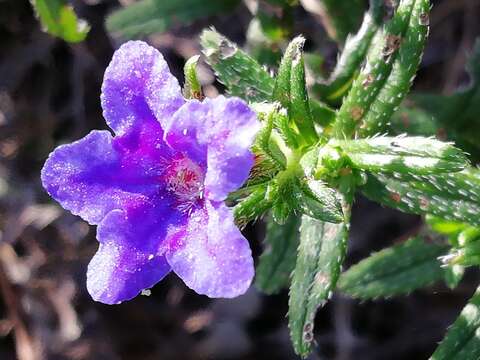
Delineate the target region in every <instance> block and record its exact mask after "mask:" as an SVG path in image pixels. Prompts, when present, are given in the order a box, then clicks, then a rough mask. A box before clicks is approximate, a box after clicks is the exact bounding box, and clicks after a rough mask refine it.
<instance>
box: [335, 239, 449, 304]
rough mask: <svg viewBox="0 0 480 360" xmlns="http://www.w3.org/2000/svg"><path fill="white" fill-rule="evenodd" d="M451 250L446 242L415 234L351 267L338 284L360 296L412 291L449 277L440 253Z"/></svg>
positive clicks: (372, 297) (367, 296) (357, 296)
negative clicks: (424, 239) (437, 241)
mask: <svg viewBox="0 0 480 360" xmlns="http://www.w3.org/2000/svg"><path fill="white" fill-rule="evenodd" d="M447 251H448V246H446V245H438V244H433V243H430V244H429V243H426V242H425V241H423V240H422V239H421V238H419V237H415V238H412V239H410V240H408V241H406V242H404V243H401V244H398V245H395V246H392V247H390V248H388V249H385V250H382V251H379V252H377V253H374V254H372V255H371V256H370V257H368V258H367V259H365V260H362V261H360V262H359V263H358V264H356V265H353V266H352V267H350V269H348V270H347V271H346V272H344V273H343V274H342V275H341V277H340V280H339V281H338V288H339V290H340V291H342V292H344V293H345V294H347V295H349V296H352V297H354V298H359V299H374V298H380V297H391V296H395V295H400V294H408V293H410V292H411V291H413V290H415V289H418V288H420V287H424V286H427V285H430V284H432V283H434V282H436V281H438V280H441V279H443V278H444V277H445V270H444V269H442V267H441V266H442V263H441V261H440V260H438V257H439V256H441V255H444V254H446V253H447Z"/></svg>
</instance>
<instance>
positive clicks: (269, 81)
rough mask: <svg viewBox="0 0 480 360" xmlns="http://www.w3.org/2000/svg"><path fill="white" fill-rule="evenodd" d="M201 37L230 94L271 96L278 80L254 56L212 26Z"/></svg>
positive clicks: (259, 99) (252, 99)
mask: <svg viewBox="0 0 480 360" xmlns="http://www.w3.org/2000/svg"><path fill="white" fill-rule="evenodd" d="M202 3H203V2H202ZM200 41H201V44H202V48H203V53H204V54H205V56H206V57H207V61H208V63H209V64H210V66H212V68H213V69H214V70H215V75H216V76H217V77H218V79H219V80H220V81H221V82H222V83H223V84H224V85H225V86H226V87H227V90H228V92H229V93H230V94H231V95H234V96H238V97H241V98H243V99H245V100H247V101H250V102H262V101H269V100H270V99H271V97H272V93H273V88H274V84H275V82H274V80H273V78H272V77H271V76H270V75H269V74H268V72H267V71H266V70H265V69H264V68H263V67H262V66H261V65H260V64H259V63H258V62H257V61H256V60H255V59H253V58H252V57H250V56H249V55H247V54H246V53H245V52H244V51H242V50H241V49H239V48H238V46H237V45H236V44H234V43H232V42H231V41H230V40H228V39H227V38H225V37H224V36H222V35H220V34H219V33H218V32H216V31H215V30H213V29H211V30H205V31H204V32H203V33H202V35H201V38H200Z"/></svg>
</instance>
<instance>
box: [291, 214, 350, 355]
mask: <svg viewBox="0 0 480 360" xmlns="http://www.w3.org/2000/svg"><path fill="white" fill-rule="evenodd" d="M347 237H348V226H347V225H346V224H345V223H340V224H330V223H325V222H321V221H318V220H315V219H312V218H310V217H308V216H305V215H304V216H303V217H302V224H301V227H300V245H299V247H298V256H297V263H296V265H295V270H294V272H293V277H292V284H291V287H290V300H289V311H288V317H289V327H290V336H291V338H292V341H293V346H294V349H295V352H296V353H297V354H299V355H301V356H302V357H306V356H307V355H308V354H309V353H310V351H311V343H312V341H313V322H314V319H315V313H316V312H317V309H318V308H319V307H321V306H323V305H324V304H325V302H326V301H327V299H328V298H329V297H330V296H331V294H332V291H333V289H334V288H335V284H336V282H337V279H338V276H339V275H340V270H341V265H342V262H343V260H344V257H345V251H346V247H347Z"/></svg>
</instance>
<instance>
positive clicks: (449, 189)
mask: <svg viewBox="0 0 480 360" xmlns="http://www.w3.org/2000/svg"><path fill="white" fill-rule="evenodd" d="M360 190H361V191H362V193H363V194H364V195H365V196H366V197H368V198H369V199H371V200H373V201H377V202H379V203H381V204H383V205H386V206H390V207H392V208H395V209H399V210H401V211H405V212H409V213H414V214H433V215H436V216H438V217H440V218H443V219H445V220H451V221H459V222H464V223H467V224H471V225H476V226H478V225H480V218H479V216H478V214H479V213H480V172H479V170H478V169H474V168H469V169H465V170H463V171H461V172H458V173H451V174H441V175H407V174H399V173H395V174H369V175H368V180H367V183H366V184H365V185H364V186H362V187H360Z"/></svg>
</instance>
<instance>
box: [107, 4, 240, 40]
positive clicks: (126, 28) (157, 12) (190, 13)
mask: <svg viewBox="0 0 480 360" xmlns="http://www.w3.org/2000/svg"><path fill="white" fill-rule="evenodd" d="M239 3H240V0H209V1H203V0H181V1H177V0H141V1H139V2H136V3H134V4H132V5H130V6H127V7H126V8H124V9H121V10H118V11H116V12H114V13H113V14H112V15H110V16H109V17H108V18H107V29H108V31H110V32H115V33H118V34H120V35H121V36H123V37H125V38H138V37H141V36H142V35H149V34H152V33H159V32H164V31H166V30H168V29H169V28H171V27H172V26H173V25H175V24H182V25H187V24H190V23H192V22H193V21H195V20H198V19H200V18H205V17H208V16H212V15H215V14H219V13H224V12H227V11H231V10H233V9H234V8H235V7H236V6H237V5H238V4H239Z"/></svg>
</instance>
